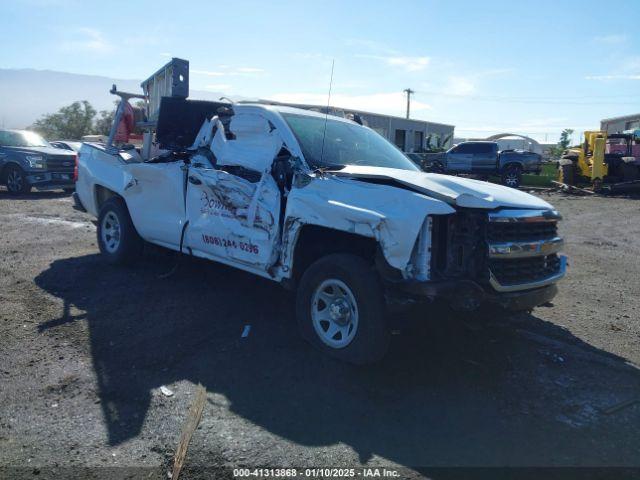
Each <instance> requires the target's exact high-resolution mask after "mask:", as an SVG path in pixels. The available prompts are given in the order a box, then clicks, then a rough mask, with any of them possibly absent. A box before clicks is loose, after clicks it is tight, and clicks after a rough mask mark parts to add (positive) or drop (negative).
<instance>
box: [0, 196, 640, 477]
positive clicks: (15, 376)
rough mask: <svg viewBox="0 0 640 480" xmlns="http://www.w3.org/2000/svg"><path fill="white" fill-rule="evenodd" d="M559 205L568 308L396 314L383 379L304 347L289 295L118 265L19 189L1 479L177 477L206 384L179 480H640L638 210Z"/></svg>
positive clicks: (12, 241)
mask: <svg viewBox="0 0 640 480" xmlns="http://www.w3.org/2000/svg"><path fill="white" fill-rule="evenodd" d="M544 198H545V199H547V200H549V201H550V202H551V203H553V204H554V205H555V206H556V207H557V208H558V209H559V210H560V212H561V213H562V214H563V215H564V218H565V221H564V222H563V223H562V226H561V231H562V234H563V235H564V236H565V238H566V241H567V245H566V252H567V254H568V255H569V256H570V271H569V275H568V277H567V278H566V279H565V280H563V281H562V283H561V285H560V293H559V295H558V297H557V298H556V299H555V300H554V301H553V304H552V305H549V306H546V307H540V308H538V309H536V310H534V312H533V313H532V314H531V315H524V314H520V315H514V316H494V317H491V318H483V319H481V318H478V317H477V316H476V315H466V316H462V317H460V316H456V315H453V314H451V313H448V312H446V311H444V310H438V309H433V308H431V309H419V311H415V312H412V314H411V315H404V316H402V317H398V318H397V319H396V320H397V322H398V329H399V331H398V332H396V333H397V335H394V337H393V343H392V346H391V351H390V353H389V355H388V357H387V358H386V360H385V361H384V362H383V363H382V364H381V365H379V366H376V367H373V368H355V367H351V366H348V365H344V364H341V363H339V362H336V361H334V360H332V359H329V358H326V357H324V356H323V355H321V354H319V353H318V352H316V351H315V350H313V349H312V348H311V347H310V346H308V345H307V344H306V343H304V342H303V341H302V340H301V339H300V338H299V336H298V334H297V330H296V327H295V322H294V318H293V309H292V297H291V294H288V293H287V292H285V291H283V290H282V289H280V288H279V286H278V285H276V284H272V283H270V282H269V281H267V280H263V279H260V278H257V277H254V276H251V275H249V274H245V273H243V272H240V271H237V270H233V269H230V268H226V267H222V266H218V265H214V264H212V263H209V262H205V261H198V260H190V259H186V260H184V261H182V262H181V263H180V265H179V267H178V269H177V271H176V272H175V273H174V274H172V275H170V276H168V277H166V278H165V277H164V275H163V274H165V273H167V272H169V271H171V270H172V268H173V266H174V264H175V261H176V259H175V257H174V256H172V255H171V254H168V253H166V252H163V251H160V250H151V251H149V252H147V253H145V255H144V256H143V257H142V258H141V259H140V261H139V263H138V264H137V265H136V266H135V267H132V268H117V267H112V266H109V265H107V264H105V262H104V261H103V260H102V259H101V258H100V256H99V255H98V248H97V245H96V239H95V227H94V225H93V224H92V223H91V220H92V219H91V218H90V217H89V215H87V214H84V213H80V212H77V211H75V210H73V209H72V208H71V205H72V202H71V199H70V197H68V196H66V195H63V194H62V193H55V192H49V193H44V192H40V193H33V194H31V195H29V196H28V197H26V198H24V199H13V198H10V197H9V196H8V195H7V193H6V192H5V191H0V232H1V233H0V249H1V253H0V272H1V273H0V302H1V303H0V305H1V306H0V338H2V340H1V348H0V477H2V476H3V473H4V476H6V477H14V476H23V477H31V476H34V475H37V474H40V477H39V478H42V477H43V476H47V474H50V475H51V476H56V475H57V476H58V478H63V477H66V476H74V474H76V475H77V476H91V475H95V476H96V478H98V477H107V476H110V475H111V476H113V477H114V478H123V477H125V476H140V477H143V478H167V467H168V465H169V463H170V460H171V457H172V456H173V454H174V452H175V449H176V446H177V443H178V439H179V437H180V433H181V430H182V425H183V423H184V421H185V418H186V415H187V411H188V409H189V405H190V404H191V402H192V400H193V398H194V395H195V391H196V385H197V384H199V383H200V384H202V385H203V386H204V387H205V388H206V390H207V403H206V405H205V408H204V412H203V416H202V421H201V423H200V426H199V428H198V429H197V430H196V432H195V434H194V435H193V438H192V440H191V444H190V447H189V452H188V455H187V458H186V462H185V467H184V470H183V473H182V475H181V477H180V478H196V477H201V476H206V475H211V474H213V473H218V474H219V475H222V474H223V473H224V472H226V473H224V474H225V475H227V476H231V475H232V473H231V470H216V469H219V468H221V467H226V468H232V467H241V466H242V467H287V466H290V467H322V466H328V467H354V466H355V467H357V466H366V467H374V466H384V467H388V468H392V469H397V470H398V472H402V473H401V476H407V477H411V476H414V477H419V476H421V475H423V474H424V475H427V476H430V477H432V478H439V472H440V470H438V468H437V467H447V466H519V467H529V466H593V467H612V466H616V467H640V429H639V428H638V426H639V425H640V403H635V404H630V405H627V406H624V405H622V408H620V409H617V410H616V409H615V408H614V409H612V410H613V411H611V410H609V409H610V407H613V406H616V405H619V404H621V403H622V402H626V401H627V400H632V399H638V400H640V371H639V370H638V367H637V366H638V365H640V322H639V320H640V313H639V312H640V221H639V220H640V200H639V199H632V198H591V197H590V198H584V197H582V198H580V197H569V196H565V195H561V194H551V195H545V196H544ZM247 325H250V330H249V334H248V335H247V336H245V337H243V336H242V333H243V331H245V326H247ZM161 386H166V387H168V388H169V389H170V390H171V391H173V395H172V396H165V395H164V394H163V393H162V392H161V390H160V387H161ZM87 467H88V468H89V469H88V470H82V469H83V468H87ZM98 467H100V468H98ZM2 472H3V473H2ZM52 472H53V473H52ZM78 472H84V473H82V474H80V473H78ZM96 472H98V473H96ZM34 478H35V477H34ZM629 478H631V477H629Z"/></svg>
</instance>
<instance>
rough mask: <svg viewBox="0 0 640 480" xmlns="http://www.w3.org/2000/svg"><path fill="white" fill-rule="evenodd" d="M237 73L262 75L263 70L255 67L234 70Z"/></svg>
mask: <svg viewBox="0 0 640 480" xmlns="http://www.w3.org/2000/svg"><path fill="white" fill-rule="evenodd" d="M236 72H237V73H263V72H264V70H263V69H262V68H256V67H238V68H236Z"/></svg>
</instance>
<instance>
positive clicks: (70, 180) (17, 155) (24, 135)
mask: <svg viewBox="0 0 640 480" xmlns="http://www.w3.org/2000/svg"><path fill="white" fill-rule="evenodd" d="M76 158H77V155H76V154H75V153H73V152H70V151H66V150H61V149H59V148H54V147H53V146H51V144H49V143H48V142H47V141H46V140H45V139H43V138H42V137H41V136H40V135H38V134H37V133H35V132H30V131H28V130H0V181H1V182H2V183H3V184H4V185H5V186H6V187H7V190H9V192H11V193H13V194H24V193H28V192H30V191H31V189H32V188H33V187H35V188H37V189H39V190H50V189H54V188H61V189H63V190H65V191H67V192H68V191H73V189H74V169H75V166H76Z"/></svg>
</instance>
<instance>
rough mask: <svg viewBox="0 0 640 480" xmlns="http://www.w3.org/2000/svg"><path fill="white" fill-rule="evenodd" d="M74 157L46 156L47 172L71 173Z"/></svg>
mask: <svg viewBox="0 0 640 480" xmlns="http://www.w3.org/2000/svg"><path fill="white" fill-rule="evenodd" d="M75 162H76V159H75V156H74V155H47V170H48V171H50V172H62V173H73V169H74V166H75Z"/></svg>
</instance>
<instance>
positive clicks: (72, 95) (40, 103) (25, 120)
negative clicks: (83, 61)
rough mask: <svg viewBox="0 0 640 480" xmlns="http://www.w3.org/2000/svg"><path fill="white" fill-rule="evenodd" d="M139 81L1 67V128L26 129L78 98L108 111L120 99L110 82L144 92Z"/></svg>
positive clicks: (210, 95) (198, 94) (202, 95)
mask: <svg viewBox="0 0 640 480" xmlns="http://www.w3.org/2000/svg"><path fill="white" fill-rule="evenodd" d="M140 82H141V80H123V79H115V78H108V77H101V76H98V75H80V74H77V73H66V72H56V71H53V70H33V69H3V68H0V127H4V128H25V127H27V126H29V125H31V124H32V123H33V122H34V121H35V120H37V119H38V118H39V117H40V116H42V115H44V114H47V113H53V112H56V111H57V110H58V109H59V108H60V107H63V106H65V105H69V104H70V103H72V102H74V101H76V100H88V101H89V103H91V105H93V107H94V108H95V109H96V110H98V111H100V110H109V109H111V108H113V102H114V101H115V100H117V97H115V96H113V95H111V94H109V89H110V88H111V85H113V84H114V83H115V84H116V85H117V86H118V90H123V91H126V92H140V93H142V90H141V88H140ZM223 95H224V94H223V93H220V92H208V91H198V90H195V91H193V90H192V91H191V92H190V96H189V98H194V99H199V100H217V99H218V98H220V97H221V96H223ZM231 98H233V99H234V100H235V99H239V98H240V97H231Z"/></svg>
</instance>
